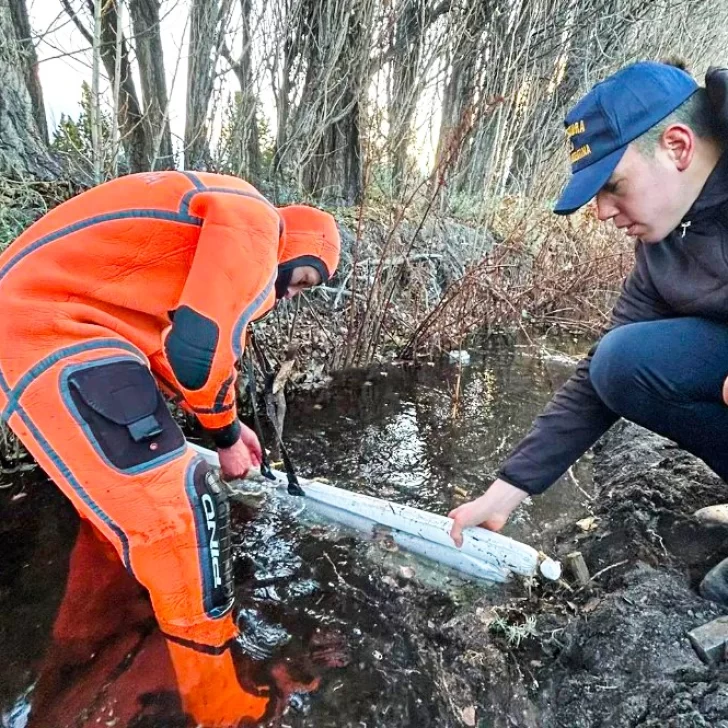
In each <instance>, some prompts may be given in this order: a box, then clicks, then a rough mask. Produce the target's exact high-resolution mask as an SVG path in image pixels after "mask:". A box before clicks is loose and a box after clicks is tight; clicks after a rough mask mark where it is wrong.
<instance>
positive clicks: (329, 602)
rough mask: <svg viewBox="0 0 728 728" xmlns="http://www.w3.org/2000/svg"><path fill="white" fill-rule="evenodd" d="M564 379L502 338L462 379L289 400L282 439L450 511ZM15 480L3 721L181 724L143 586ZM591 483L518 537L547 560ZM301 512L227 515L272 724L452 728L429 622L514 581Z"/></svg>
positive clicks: (50, 502)
mask: <svg viewBox="0 0 728 728" xmlns="http://www.w3.org/2000/svg"><path fill="white" fill-rule="evenodd" d="M567 375H568V367H567V366H562V365H559V364H558V363H554V362H552V363H551V364H550V365H545V364H544V363H543V362H542V361H541V360H538V359H536V358H534V357H532V356H524V355H523V352H522V351H521V350H520V349H518V348H513V347H505V346H501V347H491V348H489V349H486V350H485V351H484V352H483V355H482V357H478V358H477V360H474V361H473V363H472V364H471V365H470V366H468V367H465V368H463V369H462V371H460V370H459V368H458V367H457V366H453V365H450V364H448V363H447V362H444V363H440V364H437V365H434V366H421V367H417V368H397V367H386V368H380V369H375V370H371V371H368V372H357V373H349V374H342V375H339V376H337V377H336V378H335V380H334V382H333V383H332V385H331V386H330V387H328V388H326V389H325V390H322V391H319V392H316V393H309V394H299V395H297V396H296V397H295V399H294V401H292V402H291V403H290V407H289V414H288V419H287V424H286V427H287V440H288V442H289V443H290V449H291V453H292V456H293V458H294V460H295V462H296V463H297V465H298V466H299V469H300V471H301V472H302V474H305V475H308V476H311V475H324V476H326V477H328V478H329V479H330V480H332V481H333V482H336V483H338V484H339V485H344V486H346V487H348V488H353V489H356V490H358V491H360V492H364V493H369V494H372V495H377V496H380V497H386V498H389V499H391V500H394V501H397V502H402V503H407V504H409V505H414V506H417V507H421V508H426V509H428V510H432V511H437V512H441V513H445V512H447V511H448V510H449V509H450V508H452V507H453V506H454V505H456V504H457V503H459V502H461V501H462V500H463V499H467V498H469V497H471V496H474V495H477V494H478V493H479V492H481V491H482V489H483V488H484V487H485V485H487V483H488V482H489V481H490V480H491V479H492V478H493V476H494V472H495V469H496V467H497V465H498V463H499V462H500V460H501V459H502V458H503V456H504V455H505V454H506V453H507V452H508V450H509V449H510V448H511V447H512V446H513V445H514V444H515V443H516V442H517V441H518V439H519V437H521V436H522V435H523V434H524V432H525V431H526V429H527V428H528V426H529V424H530V422H531V420H532V419H533V417H534V416H535V415H536V414H537V413H538V412H539V411H540V409H541V408H542V406H543V404H544V403H545V402H546V401H547V400H548V399H549V398H550V396H551V393H552V391H553V388H554V387H555V386H557V385H558V383H559V382H560V381H561V380H563V378H564V377H565V376H567ZM456 391H457V392H459V396H458V397H456V398H454V393H455V392H456ZM586 467H587V468H588V465H587V466H586ZM2 480H3V481H4V482H5V483H6V484H9V487H8V488H4V489H2V490H0V499H2V510H3V519H2V522H0V554H2V561H1V562H0V725H2V726H3V728H5V727H6V726H7V727H10V726H12V728H25V727H26V726H29V727H31V728H32V727H33V726H46V725H48V726H57V727H58V728H60V726H62V725H72V726H92V725H93V726H96V725H108V726H119V727H121V726H128V727H129V728H131V727H132V726H133V727H135V728H143V727H144V726H146V727H147V728H151V727H152V726H155V727H157V726H158V727H159V728H165V727H169V728H172V727H173V726H186V725H188V724H189V723H188V722H186V721H185V719H184V717H183V714H182V709H181V706H180V701H179V697H178V696H177V695H176V694H175V690H174V683H173V681H171V680H170V679H169V674H170V673H169V665H168V664H167V663H168V660H167V658H166V653H165V651H164V647H163V641H162V639H161V636H160V635H159V633H158V631H156V630H155V628H154V625H153V623H152V622H151V621H150V619H149V617H150V615H149V613H148V610H146V609H145V608H144V606H143V605H142V604H141V602H140V597H139V595H138V594H137V593H136V592H135V591H134V585H133V584H131V583H130V582H128V581H125V580H124V578H123V577H122V576H120V575H119V574H112V575H105V574H104V573H102V569H101V568H100V566H99V564H101V563H102V562H101V561H99V559H97V558H95V556H94V555H93V554H91V555H89V553H87V552H86V551H84V549H88V548H89V543H88V542H87V541H86V542H84V541H83V539H82V535H83V534H82V533H81V534H80V535H79V529H78V522H77V518H76V516H75V514H74V513H73V511H72V509H71V508H70V507H69V506H68V504H67V503H66V502H65V501H64V499H63V498H62V497H61V496H60V495H59V494H58V493H57V492H56V491H55V489H54V488H52V487H51V486H49V485H48V484H47V483H46V482H44V481H43V479H42V478H39V477H38V476H34V475H30V476H26V477H25V478H17V477H13V476H3V478H2ZM589 489H590V479H589V474H588V472H587V470H586V469H582V470H580V471H575V472H574V473H572V474H571V475H570V476H569V477H568V478H565V479H564V481H563V482H561V483H559V484H558V485H557V486H556V487H554V488H553V489H552V490H551V491H550V492H549V493H548V495H546V496H544V497H542V498H539V499H537V501H534V502H533V503H527V504H526V505H525V506H524V507H523V508H522V509H521V512H520V513H519V514H518V517H517V518H514V519H513V522H512V523H511V524H509V526H508V533H509V534H510V535H512V536H514V537H516V538H519V539H521V540H525V541H528V542H530V543H532V544H533V545H534V546H537V547H542V546H543V547H545V548H548V547H549V535H550V534H551V533H553V532H555V531H556V530H557V529H558V528H559V527H560V526H561V525H563V523H564V522H565V521H567V520H569V519H571V520H573V519H574V518H578V517H580V516H582V515H584V514H585V513H586V512H587V502H588V494H589ZM295 509H296V504H295V502H294V503H291V502H279V501H275V502H273V501H270V500H266V501H262V502H261V501H259V500H257V499H256V497H254V496H250V497H249V498H247V499H245V500H244V502H239V503H236V504H235V505H234V518H235V523H236V535H235V575H236V584H237V587H236V589H237V597H238V602H239V605H240V607H241V611H240V628H241V639H240V643H239V645H238V647H237V649H238V653H239V654H238V660H239V662H240V664H241V665H243V668H242V669H243V671H244V672H245V673H246V675H247V680H248V681H249V682H250V683H252V684H254V685H255V686H256V691H257V692H263V693H265V694H266V695H268V696H269V705H268V713H267V715H268V718H267V720H266V721H264V722H270V723H271V724H282V725H288V726H294V725H295V726H410V725H411V726H430V725H432V726H436V725H437V726H439V725H449V724H450V723H449V721H450V718H449V717H448V716H450V715H451V708H452V706H451V705H448V704H447V697H446V694H445V693H446V691H444V690H443V680H445V679H446V676H443V675H442V674H441V673H440V671H439V669H438V664H436V662H433V657H432V655H433V654H436V650H434V651H433V649H432V648H433V646H434V647H437V644H436V641H437V639H438V638H437V630H436V629H435V627H436V626H437V625H440V624H442V623H443V622H445V621H447V620H448V619H450V618H452V617H454V616H456V615H457V613H458V610H459V609H461V608H462V606H463V605H464V604H465V603H467V602H469V601H470V600H472V599H474V598H476V597H480V598H482V597H483V595H484V594H485V595H486V596H487V597H488V598H490V599H491V600H492V602H493V603H495V604H497V603H498V601H499V600H500V599H502V598H503V594H504V591H503V590H504V588H503V587H488V586H485V585H472V584H466V583H463V582H461V581H460V580H458V579H457V577H456V576H455V575H453V574H450V573H448V572H444V571H441V570H438V569H433V568H431V567H430V566H428V565H426V564H424V563H422V562H419V561H416V560H414V559H412V558H410V557H408V556H407V555H406V554H402V553H399V552H393V551H392V548H391V545H389V544H386V543H379V542H377V541H376V540H375V541H362V540H361V539H359V538H355V537H354V536H353V535H351V534H349V533H346V532H343V531H340V530H338V529H336V528H334V527H330V526H313V527H312V526H311V525H307V526H305V527H302V526H301V525H300V522H299V519H298V518H297V517H296V513H295ZM74 548H75V551H74ZM72 553H73V556H74V558H73V560H72V559H71V554H72ZM82 557H83V558H82ZM89 558H90V559H91V561H90V562H89ZM89 563H93V564H94V569H95V571H94V575H93V578H91V579H89V578H88V573H87V572H88V569H87V568H86V569H84V564H86V565H87V564H89ZM97 584H103V585H104V588H103V589H99V588H96V585H97ZM130 605H131V606H130ZM69 615H71V616H70V617H69ZM54 625H55V631H54ZM423 646H426V647H427V649H423ZM443 649H445V646H443ZM231 699H232V698H231ZM243 717H244V715H243V714H241V716H240V718H241V719H242V718H243Z"/></svg>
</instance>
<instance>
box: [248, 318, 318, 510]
mask: <svg viewBox="0 0 728 728" xmlns="http://www.w3.org/2000/svg"><path fill="white" fill-rule="evenodd" d="M250 344H251V346H249V347H248V362H247V365H248V391H249V392H250V398H251V401H252V404H253V421H254V423H255V430H256V434H257V435H258V439H259V440H260V445H261V448H262V449H263V462H262V463H261V466H260V472H261V473H263V475H264V476H265V477H266V478H269V479H271V480H275V476H274V475H273V473H272V472H271V469H270V465H269V464H268V461H267V458H266V455H265V446H264V445H263V436H262V433H261V427H260V420H259V419H258V407H257V402H256V388H255V372H254V364H253V352H255V355H256V357H257V359H258V365H259V366H260V368H261V370H262V372H263V378H264V389H263V396H264V397H266V396H267V395H269V394H272V393H273V383H274V382H275V373H274V372H273V367H272V366H271V364H270V361H269V360H268V357H267V356H266V355H265V352H264V351H263V350H262V349H261V348H260V346H259V345H258V342H257V341H256V339H255V335H254V334H253V333H252V331H251V334H250ZM269 419H270V417H269ZM271 425H272V426H273V434H274V436H275V438H276V443H277V444H278V448H279V449H280V451H281V457H282V458H283V465H284V467H285V469H286V478H287V479H288V493H289V495H298V496H302V495H305V492H304V490H303V488H301V485H300V483H299V482H298V476H297V475H296V470H295V468H294V467H293V463H292V462H291V458H290V456H289V455H288V450H287V448H286V446H285V445H284V444H283V440H282V439H281V436H280V434H279V433H278V428H277V427H276V423H275V422H271ZM264 467H265V471H264V469H263V468H264Z"/></svg>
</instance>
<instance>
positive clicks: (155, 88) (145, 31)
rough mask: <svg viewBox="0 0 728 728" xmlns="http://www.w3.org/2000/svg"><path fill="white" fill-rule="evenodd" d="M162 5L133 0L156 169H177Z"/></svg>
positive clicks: (135, 36) (140, 71)
mask: <svg viewBox="0 0 728 728" xmlns="http://www.w3.org/2000/svg"><path fill="white" fill-rule="evenodd" d="M159 5H160V3H159V0H131V2H130V4H129V11H130V13H131V18H132V23H133V25H134V45H135V48H136V53H137V58H138V61H139V75H140V77H141V84H142V96H143V98H144V106H145V109H146V112H147V116H148V118H149V124H150V126H151V132H152V139H153V157H152V168H153V169H174V155H173V152H172V134H171V132H170V127H169V115H168V113H167V107H168V105H169V98H168V96H167V81H166V79H165V75H164V54H163V51H162V36H161V33H160V23H159Z"/></svg>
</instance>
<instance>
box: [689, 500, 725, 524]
mask: <svg viewBox="0 0 728 728" xmlns="http://www.w3.org/2000/svg"><path fill="white" fill-rule="evenodd" d="M693 515H694V516H695V518H697V519H698V520H699V521H701V522H703V523H715V524H723V525H728V503H721V504H719V505H716V506H707V507H706V508H701V509H700V510H699V511H695V513H694V514H693Z"/></svg>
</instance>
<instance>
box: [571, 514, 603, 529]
mask: <svg viewBox="0 0 728 728" xmlns="http://www.w3.org/2000/svg"><path fill="white" fill-rule="evenodd" d="M598 520H599V519H598V518H597V517H596V516H589V517H587V518H582V519H581V520H579V521H577V522H576V525H577V526H578V527H579V528H580V529H581V530H582V531H584V532H585V533H588V532H589V531H595V530H596V528H597V521H598Z"/></svg>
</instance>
